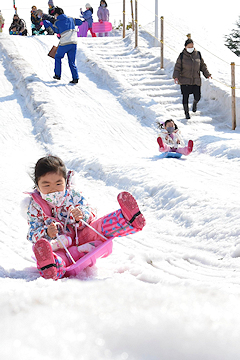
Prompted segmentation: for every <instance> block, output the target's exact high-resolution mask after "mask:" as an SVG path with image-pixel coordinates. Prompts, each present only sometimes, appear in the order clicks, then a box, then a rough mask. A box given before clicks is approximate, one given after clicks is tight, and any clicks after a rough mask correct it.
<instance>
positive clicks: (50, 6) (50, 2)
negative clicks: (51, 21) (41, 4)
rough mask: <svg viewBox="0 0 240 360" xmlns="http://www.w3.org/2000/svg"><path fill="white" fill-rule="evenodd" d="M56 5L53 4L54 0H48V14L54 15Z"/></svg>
mask: <svg viewBox="0 0 240 360" xmlns="http://www.w3.org/2000/svg"><path fill="white" fill-rule="evenodd" d="M54 10H55V6H54V4H53V0H48V14H49V15H52V16H53V15H54Z"/></svg>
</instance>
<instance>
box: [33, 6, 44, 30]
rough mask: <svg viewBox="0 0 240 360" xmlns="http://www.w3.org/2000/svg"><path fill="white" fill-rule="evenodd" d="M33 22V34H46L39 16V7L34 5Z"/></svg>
mask: <svg viewBox="0 0 240 360" xmlns="http://www.w3.org/2000/svg"><path fill="white" fill-rule="evenodd" d="M31 22H32V35H39V34H44V29H42V25H41V18H39V17H38V14H37V7H36V6H35V5H33V6H32V10H31Z"/></svg>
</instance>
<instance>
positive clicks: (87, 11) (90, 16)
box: [81, 10, 93, 29]
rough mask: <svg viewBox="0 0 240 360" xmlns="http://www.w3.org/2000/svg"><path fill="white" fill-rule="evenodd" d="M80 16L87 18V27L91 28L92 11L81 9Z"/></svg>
mask: <svg viewBox="0 0 240 360" xmlns="http://www.w3.org/2000/svg"><path fill="white" fill-rule="evenodd" d="M81 14H82V17H83V18H84V19H85V20H87V22H88V28H89V29H91V28H92V23H93V17H92V12H91V11H90V10H86V11H84V12H82V11H81Z"/></svg>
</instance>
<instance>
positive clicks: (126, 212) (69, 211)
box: [27, 156, 145, 280]
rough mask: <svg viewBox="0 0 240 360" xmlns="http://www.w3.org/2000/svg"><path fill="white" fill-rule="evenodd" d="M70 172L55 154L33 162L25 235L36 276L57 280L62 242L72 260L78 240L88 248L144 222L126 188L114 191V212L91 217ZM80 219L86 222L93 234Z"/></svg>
mask: <svg viewBox="0 0 240 360" xmlns="http://www.w3.org/2000/svg"><path fill="white" fill-rule="evenodd" d="M72 175H73V172H72V171H70V172H67V170H66V167H65V164H64V163H63V161H62V160H61V159H60V158H59V157H57V156H46V157H43V158H41V159H39V160H38V161H37V163H36V165H35V170H34V176H33V178H34V183H35V191H34V192H31V193H28V194H29V195H30V196H31V200H30V204H29V206H28V211H27V217H28V224H29V231H28V235H27V239H28V240H29V241H31V242H32V244H33V251H34V254H35V257H36V260H37V268H38V270H39V272H40V275H41V276H42V277H44V278H46V279H54V280H57V279H59V278H62V277H63V276H64V274H65V272H66V267H68V266H69V265H70V264H71V260H70V259H69V257H68V256H67V254H66V252H65V250H63V243H64V245H65V246H66V247H67V248H68V251H69V252H70V254H71V256H72V257H73V259H74V261H77V260H78V259H80V258H81V257H82V256H83V255H84V253H83V252H82V250H81V249H82V247H81V246H82V245H83V244H88V243H90V242H91V246H92V245H94V246H98V245H99V244H101V243H102V242H103V241H105V240H103V237H105V238H114V237H119V236H126V235H129V234H134V233H136V232H138V231H140V230H142V228H143V227H144V226H145V219H144V217H143V215H142V214H141V212H140V210H139V207H138V204H137V202H136V200H135V199H134V197H133V196H132V195H131V194H130V193H128V192H121V193H120V194H119V195H118V197H117V200H118V202H119V205H120V209H119V210H116V211H114V212H112V213H110V214H108V215H106V216H103V217H102V218H99V219H96V214H95V212H94V211H93V210H92V209H91V207H90V206H89V205H88V203H87V201H86V199H85V198H84V197H83V196H82V194H81V193H80V192H78V191H76V190H75V189H74V188H73V187H72V185H71V177H72ZM46 207H47V210H46ZM49 213H50V214H51V216H49ZM82 220H83V221H84V222H85V223H88V224H91V227H92V228H94V229H95V230H96V232H95V231H93V230H92V229H91V228H89V227H88V226H85V225H84V222H83V223H82ZM99 234H100V235H103V237H102V236H100V235H99Z"/></svg>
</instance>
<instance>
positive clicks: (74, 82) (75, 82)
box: [69, 79, 78, 84]
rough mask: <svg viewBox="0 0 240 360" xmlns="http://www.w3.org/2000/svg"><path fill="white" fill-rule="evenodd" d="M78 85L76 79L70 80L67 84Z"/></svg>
mask: <svg viewBox="0 0 240 360" xmlns="http://www.w3.org/2000/svg"><path fill="white" fill-rule="evenodd" d="M77 83H78V79H72V81H70V82H69V84H77Z"/></svg>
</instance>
